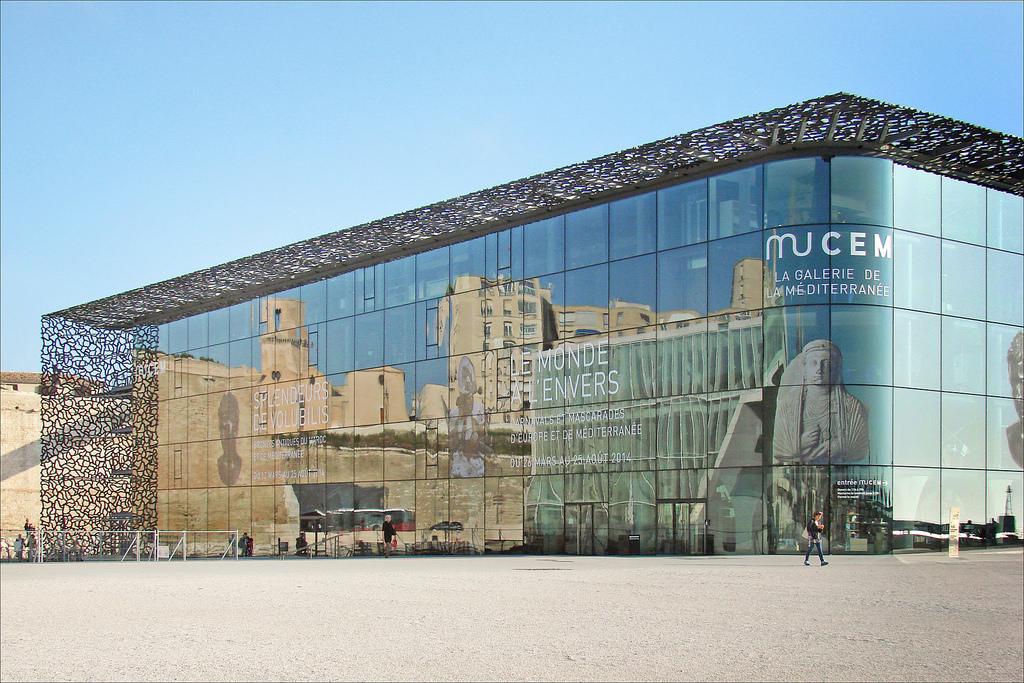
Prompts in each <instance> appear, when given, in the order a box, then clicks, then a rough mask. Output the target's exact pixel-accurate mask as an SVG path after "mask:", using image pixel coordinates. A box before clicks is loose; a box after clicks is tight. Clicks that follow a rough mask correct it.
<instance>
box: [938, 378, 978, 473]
mask: <svg viewBox="0 0 1024 683" xmlns="http://www.w3.org/2000/svg"><path fill="white" fill-rule="evenodd" d="M942 466H943V467H963V468H984V467H985V398H984V397H983V396H968V395H965V394H950V393H944V394H943V395H942Z"/></svg>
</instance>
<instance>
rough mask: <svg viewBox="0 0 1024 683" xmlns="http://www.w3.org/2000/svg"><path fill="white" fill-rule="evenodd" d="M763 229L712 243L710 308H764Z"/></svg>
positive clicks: (709, 254) (709, 282)
mask: <svg viewBox="0 0 1024 683" xmlns="http://www.w3.org/2000/svg"><path fill="white" fill-rule="evenodd" d="M761 256H762V254H761V233H759V232H755V233H750V234H747V235H738V236H736V237H730V238H729V239H722V240H715V241H713V242H709V243H708V261H709V266H710V268H709V271H708V309H709V310H710V311H711V312H712V313H715V312H718V311H725V310H727V309H728V310H730V311H732V310H743V311H749V310H753V309H757V308H761V305H762V297H763V293H764V286H763V285H764V283H763V274H764V260H763V259H762V258H761Z"/></svg>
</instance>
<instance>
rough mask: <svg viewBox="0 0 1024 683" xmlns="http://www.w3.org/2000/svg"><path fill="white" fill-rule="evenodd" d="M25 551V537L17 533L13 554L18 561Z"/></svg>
mask: <svg viewBox="0 0 1024 683" xmlns="http://www.w3.org/2000/svg"><path fill="white" fill-rule="evenodd" d="M24 553H25V539H24V538H22V537H21V534H18V537H17V538H16V539H14V556H15V557H16V558H18V562H21V561H22V559H23V558H22V555H23V554H24Z"/></svg>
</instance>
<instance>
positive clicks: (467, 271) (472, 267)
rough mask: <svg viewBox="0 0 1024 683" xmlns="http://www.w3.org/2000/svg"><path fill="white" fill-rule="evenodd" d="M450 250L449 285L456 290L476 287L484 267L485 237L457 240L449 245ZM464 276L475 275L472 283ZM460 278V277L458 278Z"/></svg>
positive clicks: (460, 290)
mask: <svg viewBox="0 0 1024 683" xmlns="http://www.w3.org/2000/svg"><path fill="white" fill-rule="evenodd" d="M450 250H451V280H450V282H451V286H452V288H453V289H454V290H455V291H456V292H462V291H466V290H468V289H474V288H476V287H478V286H479V285H478V284H477V283H478V282H479V280H478V279H477V278H480V277H482V276H483V275H484V268H485V267H486V238H485V237H477V238H476V239H474V240H469V241H468V242H459V243H458V244H453V245H452V246H451V247H450ZM466 276H476V277H475V278H473V279H472V284H470V283H469V282H468V281H467V280H466ZM460 278H461V279H460Z"/></svg>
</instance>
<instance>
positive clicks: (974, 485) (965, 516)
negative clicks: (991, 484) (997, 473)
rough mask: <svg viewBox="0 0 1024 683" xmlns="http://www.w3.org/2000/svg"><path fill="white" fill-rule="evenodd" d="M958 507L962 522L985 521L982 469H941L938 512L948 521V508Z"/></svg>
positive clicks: (983, 475)
mask: <svg viewBox="0 0 1024 683" xmlns="http://www.w3.org/2000/svg"><path fill="white" fill-rule="evenodd" d="M951 507H958V508H960V520H961V523H962V524H973V523H978V524H981V523H984V521H985V472H984V470H947V469H943V470H942V507H941V508H940V514H941V515H942V517H943V519H944V521H945V522H947V523H948V522H949V509H950V508H951Z"/></svg>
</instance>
